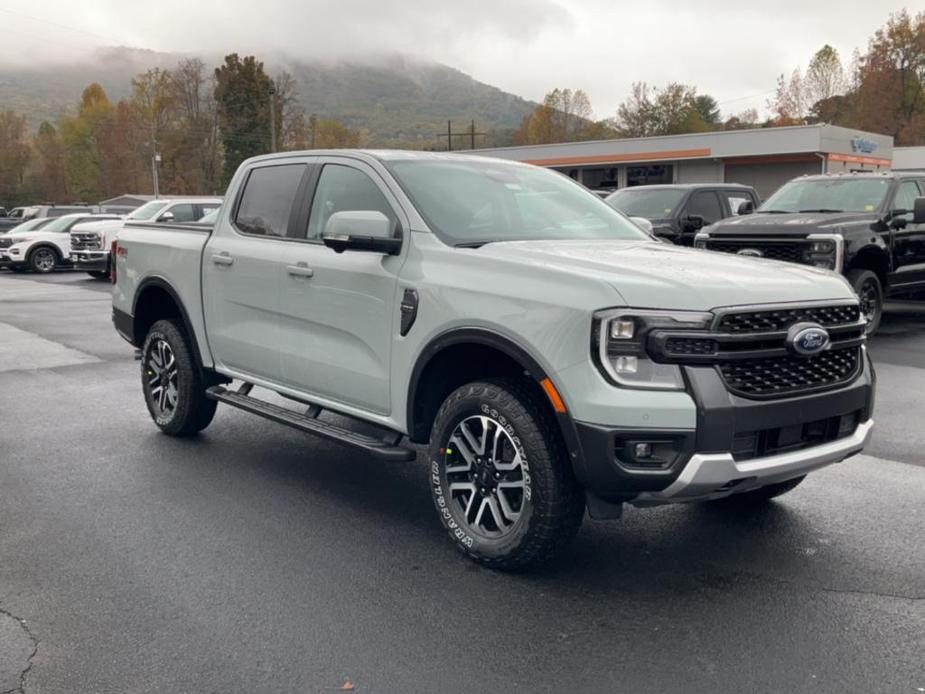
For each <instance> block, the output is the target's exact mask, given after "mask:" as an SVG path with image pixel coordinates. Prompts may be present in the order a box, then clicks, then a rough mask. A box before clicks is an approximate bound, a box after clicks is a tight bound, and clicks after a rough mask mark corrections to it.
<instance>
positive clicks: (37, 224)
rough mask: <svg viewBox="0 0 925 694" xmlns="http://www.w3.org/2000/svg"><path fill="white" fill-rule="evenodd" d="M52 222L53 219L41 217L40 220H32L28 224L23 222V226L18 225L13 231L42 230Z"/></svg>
mask: <svg viewBox="0 0 925 694" xmlns="http://www.w3.org/2000/svg"><path fill="white" fill-rule="evenodd" d="M49 222H51V219H49V218H48V217H40V218H38V219H30V220H29V221H28V222H23V223H22V224H17V225H16V226H14V227H13V228H12V229H10V231H11V232H13V231H35V230H36V229H41V228H42V227H44V226H45V225H47V224H48V223H49Z"/></svg>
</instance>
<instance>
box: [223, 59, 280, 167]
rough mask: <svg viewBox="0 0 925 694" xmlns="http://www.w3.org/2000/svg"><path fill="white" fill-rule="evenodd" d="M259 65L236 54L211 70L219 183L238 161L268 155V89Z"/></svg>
mask: <svg viewBox="0 0 925 694" xmlns="http://www.w3.org/2000/svg"><path fill="white" fill-rule="evenodd" d="M271 86H272V83H271V81H270V78H269V77H268V76H267V73H266V72H264V69H263V63H262V62H260V61H258V60H257V59H256V58H255V57H254V56H247V57H245V58H244V59H243V60H242V59H241V58H240V57H239V56H238V54H237V53H232V54H231V55H228V56H226V57H225V63H224V64H223V65H222V66H221V67H218V68H216V70H215V103H216V110H217V113H218V123H219V127H220V129H221V138H222V143H223V145H224V150H225V162H224V166H223V175H222V178H223V182H224V183H228V181H230V180H231V177H232V176H233V175H234V172H235V171H236V170H237V168H238V166H239V165H240V164H241V162H242V161H244V160H245V159H247V158H248V157H252V156H256V155H258V154H263V153H265V152H268V151H270V87H271Z"/></svg>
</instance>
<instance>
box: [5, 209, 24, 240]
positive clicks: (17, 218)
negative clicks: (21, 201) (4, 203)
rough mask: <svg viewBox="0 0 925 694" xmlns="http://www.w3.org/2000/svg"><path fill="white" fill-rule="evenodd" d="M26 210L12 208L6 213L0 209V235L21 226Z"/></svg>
mask: <svg viewBox="0 0 925 694" xmlns="http://www.w3.org/2000/svg"><path fill="white" fill-rule="evenodd" d="M26 209H27V208H25V207H14V208H13V209H12V210H10V211H9V212H8V213H7V212H6V210H5V209H4V208H0V210H3V214H0V234H2V233H3V232H5V231H9V230H10V229H12V228H13V227H15V226H17V225H19V224H21V223H22V221H23V214H24V213H25V211H26Z"/></svg>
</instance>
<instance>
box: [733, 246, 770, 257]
mask: <svg viewBox="0 0 925 694" xmlns="http://www.w3.org/2000/svg"><path fill="white" fill-rule="evenodd" d="M736 255H744V256H747V257H749V258H763V257H764V253H762V252H761V251H759V250H758V249H757V248H741V249H739V250H738V251H736Z"/></svg>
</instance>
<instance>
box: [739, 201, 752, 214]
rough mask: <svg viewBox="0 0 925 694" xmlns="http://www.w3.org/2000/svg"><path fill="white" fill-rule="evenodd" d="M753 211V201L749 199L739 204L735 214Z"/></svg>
mask: <svg viewBox="0 0 925 694" xmlns="http://www.w3.org/2000/svg"><path fill="white" fill-rule="evenodd" d="M754 211H755V203H753V202H752V201H751V200H746V201H745V202H743V203H742V204H741V205H739V209H738V210H736V214H751V213H752V212H754Z"/></svg>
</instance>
